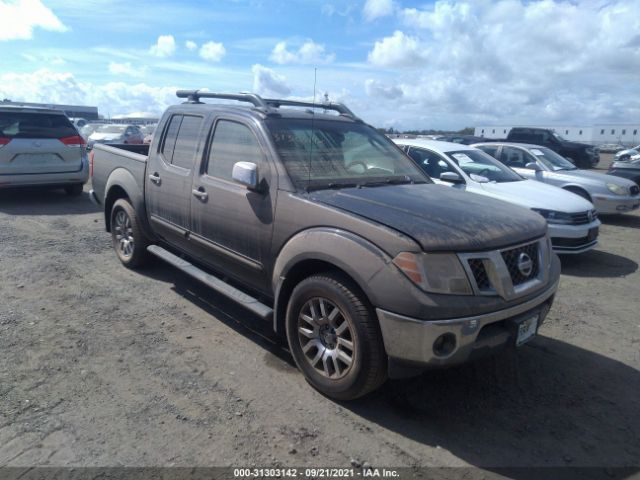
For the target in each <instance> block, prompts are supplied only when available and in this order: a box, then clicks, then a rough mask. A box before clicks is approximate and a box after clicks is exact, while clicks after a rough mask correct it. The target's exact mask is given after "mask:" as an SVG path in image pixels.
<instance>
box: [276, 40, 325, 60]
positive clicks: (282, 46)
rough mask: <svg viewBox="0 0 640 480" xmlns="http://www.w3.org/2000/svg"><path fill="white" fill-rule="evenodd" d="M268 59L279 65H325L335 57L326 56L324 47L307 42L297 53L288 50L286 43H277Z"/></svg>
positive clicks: (310, 41)
mask: <svg viewBox="0 0 640 480" xmlns="http://www.w3.org/2000/svg"><path fill="white" fill-rule="evenodd" d="M269 58H270V59H271V60H272V61H274V62H275V63H277V64H280V65H284V64H287V63H298V64H320V63H322V64H326V63H331V62H333V60H334V59H335V55H334V54H327V53H326V52H325V47H324V45H320V44H318V43H315V42H314V41H313V40H307V41H306V42H304V43H303V44H302V45H301V46H300V48H298V50H297V51H290V50H288V49H287V42H278V43H277V44H276V46H275V47H274V48H273V51H272V52H271V56H270V57H269Z"/></svg>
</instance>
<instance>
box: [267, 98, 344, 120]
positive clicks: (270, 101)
mask: <svg viewBox="0 0 640 480" xmlns="http://www.w3.org/2000/svg"><path fill="white" fill-rule="evenodd" d="M264 102H265V103H266V104H267V105H269V106H270V107H275V108H279V107H308V108H322V109H325V110H334V111H336V112H338V113H340V114H342V115H348V116H350V117H353V118H356V116H355V114H354V113H353V112H352V111H351V110H349V109H348V108H347V106H346V105H344V104H342V103H335V102H325V103H312V102H300V101H297V100H278V99H275V98H265V99H264Z"/></svg>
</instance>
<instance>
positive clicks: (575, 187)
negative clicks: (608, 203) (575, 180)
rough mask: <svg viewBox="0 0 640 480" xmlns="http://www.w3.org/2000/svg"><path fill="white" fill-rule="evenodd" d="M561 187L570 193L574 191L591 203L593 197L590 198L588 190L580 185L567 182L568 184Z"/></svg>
mask: <svg viewBox="0 0 640 480" xmlns="http://www.w3.org/2000/svg"><path fill="white" fill-rule="evenodd" d="M562 188H563V189H564V190H567V191H569V192H571V193H575V194H576V195H580V196H581V197H583V198H586V199H587V200H589V201H590V202H591V203H593V199H592V198H591V194H590V193H589V192H587V190H586V189H585V188H584V187H581V186H580V185H573V184H569V185H563V186H562Z"/></svg>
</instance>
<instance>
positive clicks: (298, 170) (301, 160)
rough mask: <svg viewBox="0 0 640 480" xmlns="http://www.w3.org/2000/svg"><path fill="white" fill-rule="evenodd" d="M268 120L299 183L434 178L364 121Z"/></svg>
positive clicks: (321, 184) (376, 183)
mask: <svg viewBox="0 0 640 480" xmlns="http://www.w3.org/2000/svg"><path fill="white" fill-rule="evenodd" d="M267 126H268V128H269V131H270V133H271V137H272V139H273V143H274V145H275V147H276V150H277V151H278V154H279V155H280V158H281V160H282V162H283V164H284V166H285V168H286V169H287V172H288V173H289V176H290V177H291V179H292V181H293V183H294V184H295V185H296V187H298V188H302V189H310V188H335V187H341V186H343V187H348V186H363V187H366V186H379V185H386V184H399V183H426V182H429V179H428V177H426V176H425V175H424V174H423V173H422V172H421V171H420V170H419V169H418V168H417V167H416V166H415V165H414V164H413V162H412V161H411V160H410V159H409V158H407V157H406V156H405V155H404V154H403V153H402V152H401V151H400V150H398V148H397V147H396V146H395V145H394V144H393V143H391V141H390V140H389V139H387V138H386V137H385V136H384V135H382V134H381V133H378V132H377V131H376V130H374V129H373V128H371V127H369V126H367V125H364V124H362V123H352V122H344V121H336V120H315V119H314V120H313V121H312V120H311V119H290V118H289V119H286V118H269V119H267Z"/></svg>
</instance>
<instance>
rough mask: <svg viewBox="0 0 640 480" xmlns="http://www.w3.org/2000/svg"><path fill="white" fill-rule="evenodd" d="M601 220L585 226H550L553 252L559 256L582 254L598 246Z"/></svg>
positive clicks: (555, 224) (553, 224)
mask: <svg viewBox="0 0 640 480" xmlns="http://www.w3.org/2000/svg"><path fill="white" fill-rule="evenodd" d="M600 225H601V223H600V220H594V221H593V222H591V223H585V224H584V225H561V224H557V223H550V224H549V236H550V237H551V246H552V248H553V251H554V252H556V253H559V254H569V253H582V252H586V251H588V250H591V249H592V248H593V247H595V246H596V245H597V244H598V234H599V231H598V228H599V227H600Z"/></svg>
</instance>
